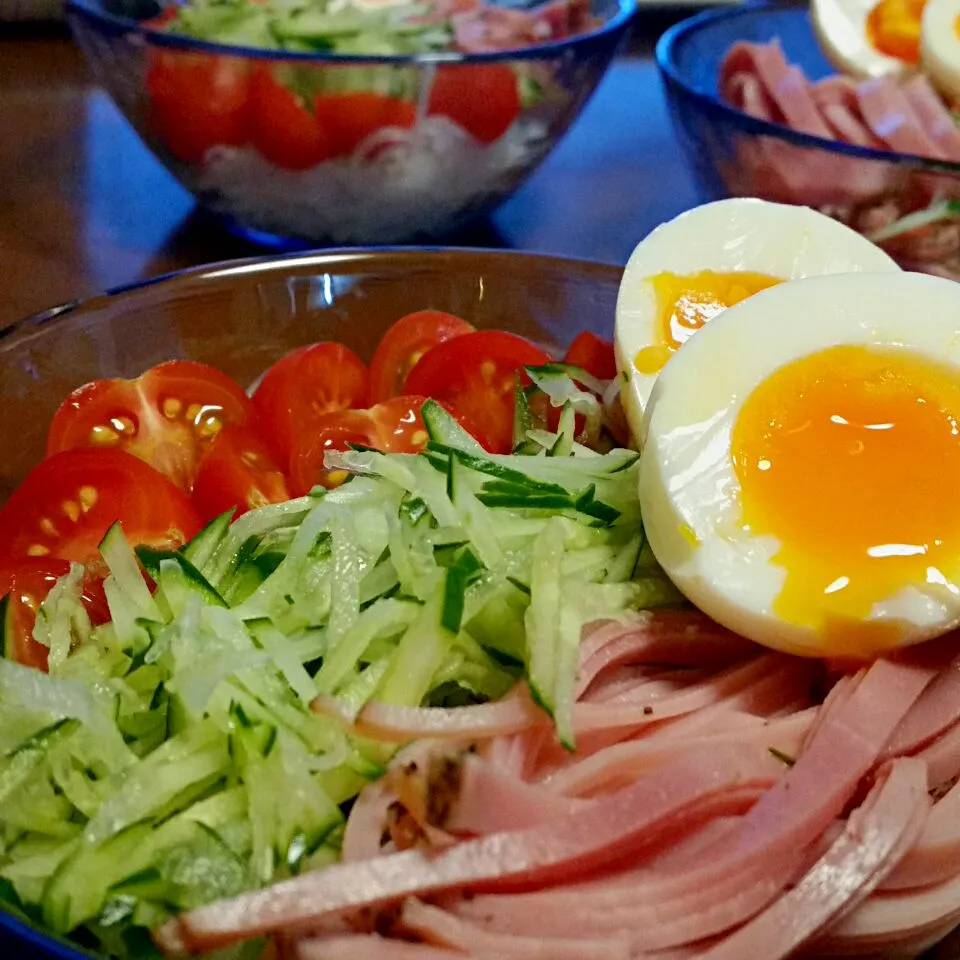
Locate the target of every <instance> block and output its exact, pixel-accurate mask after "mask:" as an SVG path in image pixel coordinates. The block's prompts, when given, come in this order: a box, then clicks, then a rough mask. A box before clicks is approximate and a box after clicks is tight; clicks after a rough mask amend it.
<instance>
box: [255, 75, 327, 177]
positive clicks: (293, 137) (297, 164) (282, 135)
mask: <svg viewBox="0 0 960 960" xmlns="http://www.w3.org/2000/svg"><path fill="white" fill-rule="evenodd" d="M250 135H251V139H252V140H253V144H254V146H255V147H256V148H257V150H259V151H260V153H262V154H263V156H265V157H266V158H267V159H268V160H270V161H271V162H273V163H275V164H277V166H280V167H285V168H286V169H288V170H308V169H309V168H310V167H315V166H316V165H317V164H318V163H320V162H321V161H322V160H326V159H327V158H328V157H331V156H333V153H334V150H333V144H332V142H331V139H330V136H329V134H328V133H327V132H326V131H325V130H321V128H320V126H319V124H318V123H317V120H316V118H315V117H314V115H313V113H312V112H311V111H310V109H309V108H308V107H307V106H306V105H305V104H304V102H303V100H302V99H301V98H300V97H298V96H297V95H296V94H295V93H294V92H293V91H292V90H290V89H288V88H287V87H285V86H284V85H283V84H282V83H281V82H280V81H279V80H278V79H277V78H276V77H275V76H274V75H273V73H271V71H270V68H269V67H266V66H261V67H257V68H256V69H255V70H254V71H253V74H252V76H251V78H250Z"/></svg>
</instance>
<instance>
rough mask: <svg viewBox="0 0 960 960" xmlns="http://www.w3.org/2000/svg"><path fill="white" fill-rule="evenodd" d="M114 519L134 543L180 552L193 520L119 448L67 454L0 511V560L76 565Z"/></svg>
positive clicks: (188, 508) (160, 481)
mask: <svg viewBox="0 0 960 960" xmlns="http://www.w3.org/2000/svg"><path fill="white" fill-rule="evenodd" d="M116 520H119V521H120V522H121V524H122V525H123V531H124V533H125V534H126V535H127V537H128V538H129V539H130V541H131V542H132V543H134V544H140V543H145V544H148V545H149V546H153V547H165V548H170V547H174V548H176V547H180V546H181V545H183V544H184V543H186V541H187V540H189V539H190V538H191V537H192V536H193V535H194V534H195V533H197V531H198V530H199V529H200V518H199V517H198V516H197V512H196V510H194V508H193V505H192V504H191V503H190V501H189V500H188V499H187V495H186V494H185V493H184V492H183V491H182V490H180V489H178V488H177V487H175V486H174V485H173V484H172V483H171V482H170V481H169V480H168V479H167V478H166V477H165V476H163V474H161V473H158V472H157V471H156V470H154V469H153V467H150V466H148V465H147V464H145V463H144V462H143V461H142V460H139V459H137V457H134V456H131V455H130V454H129V453H125V452H124V451H123V450H67V451H66V452H64V453H56V454H54V455H53V456H52V457H48V458H47V459H46V460H42V461H41V462H40V463H39V464H38V465H37V466H36V467H34V468H33V470H31V471H30V473H29V474H28V475H27V478H26V479H25V480H24V481H23V483H21V484H20V486H19V487H17V489H16V490H14V492H13V493H12V494H11V495H10V498H9V499H8V500H7V502H6V503H5V504H3V506H2V507H0V554H11V555H13V556H43V557H46V556H50V557H61V558H62V559H64V560H74V561H76V562H77V563H88V562H89V561H91V560H94V561H95V560H96V559H97V557H98V550H97V546H98V544H99V543H100V541H101V539H103V535H104V534H105V533H106V532H107V530H108V529H109V527H110V525H111V524H112V523H113V522H114V521H116Z"/></svg>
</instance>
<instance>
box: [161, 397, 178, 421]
mask: <svg viewBox="0 0 960 960" xmlns="http://www.w3.org/2000/svg"><path fill="white" fill-rule="evenodd" d="M160 410H161V412H162V413H163V415H164V416H165V417H166V418H167V419H168V420H173V419H175V418H176V417H178V416H180V411H181V410H183V403H182V402H181V401H180V400H178V399H177V398H176V397H164V398H163V400H162V401H161V403H160Z"/></svg>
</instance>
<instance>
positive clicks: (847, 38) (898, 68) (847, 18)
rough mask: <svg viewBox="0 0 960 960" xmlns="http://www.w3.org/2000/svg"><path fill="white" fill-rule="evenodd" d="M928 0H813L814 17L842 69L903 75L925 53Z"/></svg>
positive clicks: (861, 73)
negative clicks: (924, 22)
mask: <svg viewBox="0 0 960 960" xmlns="http://www.w3.org/2000/svg"><path fill="white" fill-rule="evenodd" d="M923 7H924V0H811V2H810V21H811V23H812V24H813V29H814V32H815V33H816V35H817V39H818V40H819V41H820V45H821V47H823V51H824V53H826V55H827V57H828V58H829V60H830V61H831V62H832V63H833V65H834V66H835V67H836V68H837V69H838V70H840V71H841V72H842V73H847V74H850V75H851V76H854V77H858V78H861V79H866V78H868V77H882V76H901V75H905V74H907V73H909V72H910V70H911V69H913V68H914V67H915V66H916V64H917V63H918V61H919V58H920V23H921V17H922V15H923Z"/></svg>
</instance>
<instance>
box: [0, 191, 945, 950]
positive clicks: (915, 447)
mask: <svg viewBox="0 0 960 960" xmlns="http://www.w3.org/2000/svg"><path fill="white" fill-rule="evenodd" d="M521 278H522V279H521ZM479 281H482V282H479ZM545 281H550V282H549V283H545ZM518 284H526V285H527V291H528V292H527V299H526V300H525V301H523V302H524V304H525V306H526V307H527V314H526V315H525V316H519V317H518V318H517V320H516V321H515V322H514V323H510V324H508V323H506V322H505V319H504V318H505V317H506V316H507V315H508V313H505V312H504V311H508V312H509V311H516V310H517V305H518V303H520V302H521V299H520V298H519V297H518V296H517V291H518V289H520V287H519V286H518ZM305 291H306V292H309V293H310V294H311V296H309V297H304V296H302V294H303V292H305ZM298 292H299V294H300V299H299V306H298V305H297V304H298V299H297V297H298ZM415 297H419V298H420V300H419V303H417V304H416V306H417V309H415V310H413V311H412V312H405V313H402V315H401V316H399V317H398V316H397V313H399V312H401V310H400V309H398V303H400V302H407V303H409V301H410V299H411V298H415ZM323 298H325V299H326V301H327V303H326V307H324V308H323V309H332V310H334V312H333V313H331V314H330V315H329V317H331V318H333V317H335V316H336V311H337V309H338V308H342V309H344V311H345V313H344V315H343V316H342V317H341V320H342V321H343V323H342V326H339V327H338V325H337V324H335V323H334V324H329V325H327V326H325V327H322V329H323V330H324V332H325V333H327V334H329V335H330V336H331V338H330V339H318V337H317V332H318V331H317V315H318V313H317V311H318V309H320V308H318V307H317V306H316V304H317V303H319V302H323ZM311 304H312V305H313V306H311ZM214 305H216V306H217V307H218V308H219V309H220V310H222V311H223V312H224V313H228V314H229V313H231V312H232V311H235V312H236V313H237V314H238V315H239V314H243V315H246V316H247V320H246V322H247V324H248V325H249V326H250V327H251V328H253V329H254V330H256V329H257V322H258V321H257V311H256V310H254V309H252V308H253V306H254V305H258V306H257V310H259V313H260V315H261V316H264V317H266V318H267V319H268V320H269V321H271V322H274V330H275V331H279V333H277V334H275V337H276V339H275V342H274V343H273V345H272V346H271V347H270V350H269V353H268V355H267V357H268V359H267V360H266V362H263V361H264V354H263V353H261V352H258V351H261V350H262V349H263V341H262V339H261V338H260V337H259V336H255V337H252V338H251V342H250V343H249V344H246V345H245V346H244V347H243V349H239V350H238V349H236V347H235V348H234V352H233V353H232V354H231V353H229V351H225V350H223V351H221V353H222V354H223V356H222V357H221V364H222V365H226V364H227V363H229V366H230V368H231V372H232V374H233V375H230V374H228V373H227V372H226V371H225V370H220V369H218V368H217V367H216V366H215V365H214V364H213V363H210V362H207V361H208V360H212V359H213V358H214V356H215V355H216V352H217V351H216V344H217V338H216V335H215V333H216V326H217V323H218V313H217V312H211V308H212V307H213V306H214ZM958 307H960V291H958V288H957V287H956V285H955V284H954V283H952V282H950V281H947V280H945V279H943V278H937V277H929V276H922V275H917V274H911V273H907V272H904V271H902V270H901V269H900V268H899V267H898V266H897V264H896V263H895V262H894V261H893V260H892V259H891V258H890V257H889V256H888V255H886V254H885V253H884V252H883V251H882V250H880V249H879V248H878V247H876V246H875V245H873V244H871V243H870V242H869V241H867V240H865V239H864V238H863V237H861V236H860V235H858V234H857V233H856V232H855V231H852V230H851V229H849V228H848V227H846V226H844V225H842V224H839V223H837V222H836V221H835V220H833V219H831V218H828V217H825V216H823V215H821V214H817V213H815V212H813V211H811V210H808V209H803V208H800V207H796V206H781V205H777V204H770V203H767V202H764V201H759V200H729V201H721V202H718V203H715V204H709V205H706V206H704V207H701V208H698V209H695V210H693V211H690V212H689V213H687V214H684V215H682V216H681V217H679V218H677V219H676V220H674V221H671V222H670V223H667V224H664V225H663V226H662V227H660V228H658V229H657V230H655V231H654V232H653V233H652V234H651V235H650V236H649V237H647V238H645V239H644V240H643V241H642V242H641V243H640V244H639V245H638V247H637V248H636V250H635V252H634V254H633V256H632V257H631V259H630V262H629V263H628V265H627V268H626V270H625V271H624V272H623V275H622V278H621V276H620V272H619V271H617V270H615V269H614V268H602V267H598V266H596V265H589V264H578V263H574V262H565V261H551V260H549V259H548V258H537V257H530V256H527V255H519V254H472V253H466V252H446V251H439V250H438V251H432V252H421V253H397V252H383V253H373V254H365V253H358V254H355V255H351V256H348V257H345V258H344V259H343V260H342V261H340V262H338V261H337V259H336V257H334V256H326V257H324V256H321V257H316V258H294V259H291V260H273V261H264V262H251V263H246V264H239V265H235V266H229V265H228V266H220V267H214V268H210V269H205V270H203V271H197V272H195V273H194V274H192V275H186V276H183V277H175V278H171V279H169V280H165V281H160V282H158V283H154V284H151V285H150V286H147V287H142V288H139V289H133V290H129V291H125V292H122V293H120V294H119V295H118V296H117V298H116V299H115V300H111V299H110V298H109V297H108V298H104V299H103V300H101V301H100V302H97V301H91V302H90V303H89V304H84V305H81V306H79V307H78V308H74V310H75V311H76V312H73V314H72V316H71V310H67V311H66V312H65V313H63V314H62V315H60V316H59V317H57V316H53V317H48V318H46V319H40V320H38V321H35V322H34V323H28V324H25V325H24V326H23V327H22V328H20V329H19V330H16V331H14V332H13V334H12V335H11V336H12V339H8V340H7V341H6V342H5V343H0V350H3V351H4V352H5V353H6V354H7V356H8V357H9V358H10V359H11V360H14V361H15V363H13V364H10V365H8V366H7V367H5V368H4V369H5V370H11V371H12V372H11V373H10V374H7V375H8V376H11V377H12V378H14V379H16V378H17V377H24V378H27V379H30V380H31V381H32V382H37V380H38V377H37V374H38V372H39V370H40V369H41V368H42V367H43V364H45V363H46V364H48V369H50V367H49V365H50V364H52V363H54V364H55V363H56V361H55V359H51V357H50V353H51V350H50V349H49V348H50V346H51V342H52V341H51V338H52V337H54V336H55V334H56V333H57V332H58V329H57V328H58V326H59V327H60V330H62V331H63V333H64V335H65V336H66V337H67V339H71V338H76V340H75V344H81V343H86V344H87V354H86V357H84V355H83V353H82V352H77V353H73V354H72V356H74V357H75V362H76V363H78V364H83V363H89V362H90V358H91V357H95V356H97V352H96V351H97V349H98V347H101V346H102V347H103V353H102V354H101V355H100V357H101V360H102V361H103V365H104V367H103V368H101V369H100V370H99V373H100V374H101V375H100V376H98V377H97V378H96V379H94V380H91V381H89V382H87V383H83V382H80V383H77V382H74V383H71V384H69V385H67V388H66V390H64V391H62V392H59V393H58V394H57V396H56V397H50V396H49V391H45V392H44V399H45V400H46V402H47V407H48V408H52V409H53V412H52V415H50V416H49V417H48V416H42V417H35V418H34V419H35V420H39V422H40V425H41V432H42V434H43V438H42V440H43V443H42V446H43V448H44V449H43V451H42V453H43V455H42V457H40V459H39V460H38V462H37V463H35V464H33V465H32V466H31V467H30V468H29V469H27V470H26V471H25V472H24V474H23V475H22V476H20V477H18V478H17V479H16V482H15V485H14V489H13V490H12V492H11V493H10V495H9V497H8V498H7V499H6V502H5V503H3V504H2V505H0V547H2V556H3V560H2V565H0V571H2V577H3V579H2V580H0V590H2V592H3V600H2V610H0V613H2V619H0V623H2V627H3V650H4V657H3V658H2V659H0V715H2V721H3V722H2V724H0V731H2V734H0V737H2V742H0V785H2V791H0V829H2V834H0V836H2V840H3V846H2V849H0V891H2V895H3V898H4V901H5V904H6V912H5V913H4V914H2V915H0V920H2V922H3V923H4V924H5V925H7V926H8V927H9V928H10V929H14V930H16V931H17V933H18V935H20V936H28V935H29V934H27V933H26V932H25V931H27V930H29V929H31V927H29V926H28V925H29V924H33V925H34V927H33V928H32V929H36V930H43V931H45V935H46V936H47V937H48V938H49V939H48V940H47V944H48V945H49V946H50V947H51V949H54V944H60V946H57V947H56V948H55V949H58V950H60V951H61V953H60V955H64V954H63V953H62V951H63V950H65V949H67V948H65V947H63V946H62V944H63V942H64V938H70V940H72V942H73V943H75V944H77V945H78V949H79V948H80V947H83V948H87V949H92V950H93V951H94V955H96V956H100V957H110V958H121V960H145V958H148V957H149V958H154V957H160V956H163V957H171V958H172V957H183V956H212V957H217V958H222V957H227V958H243V960H246V958H251V960H254V958H255V960H277V958H295V960H300V958H303V960H310V958H316V960H329V958H341V957H342V958H347V957H350V958H357V957H359V958H363V957H370V958H399V960H458V958H479V960H490V958H494V957H497V958H506V957H518V958H531V957H544V958H546V957H551V958H555V957H560V958H571V960H579V958H584V960H586V958H594V957H602V958H618V960H630V958H634V957H650V956H652V957H657V956H660V957H676V956H683V957H690V958H703V960H721V958H731V960H733V958H739V957H744V956H750V957H764V958H771V960H773V958H786V957H792V956H799V955H804V956H835V955H851V954H853V955H870V954H877V953H879V954H881V955H897V956H920V955H921V954H923V953H924V952H925V951H927V950H928V949H929V948H931V947H933V946H934V945H935V944H937V943H938V942H940V941H942V940H943V939H944V938H945V937H947V936H948V935H949V934H950V933H951V931H952V930H953V929H954V927H955V926H956V925H957V918H958V916H960V881H958V874H957V866H956V865H957V862H958V861H957V855H958V853H960V829H958V827H957V824H958V822H960V818H958V817H957V804H958V802H960V787H958V785H957V779H958V774H960V746H958V744H960V732H958V731H960V713H958V708H957V704H958V702H960V697H958V691H957V677H958V672H957V670H956V663H957V658H958V657H960V639H958V638H960V633H958V631H957V624H958V622H960V602H958V600H957V595H958V588H957V586H956V584H957V580H958V579H960V570H958V563H957V559H956V558H957V556H960V525H958V524H957V522H956V518H955V517H954V516H953V515H952V514H951V513H950V512H949V511H946V510H944V509H943V504H944V503H945V502H948V501H947V499H946V493H947V492H949V491H951V490H952V489H954V488H955V484H956V482H957V478H958V476H960V461H958V457H957V454H956V442H955V436H956V421H957V415H958V407H960V395H958V391H957V387H956V382H957V370H958V369H960V354H958V352H957V344H956V332H955V329H954V321H953V317H955V316H956V311H957V309H958ZM146 308H150V309H146ZM454 309H456V310H457V312H456V313H454V312H453V311H454ZM164 310H166V319H165V320H163V321H162V322H160V321H157V320H155V318H156V317H157V316H158V315H162V314H163V311H164ZM198 310H199V311H200V312H202V313H205V315H206V317H207V318H208V322H209V325H210V329H209V330H208V331H207V338H206V339H205V340H198V341H193V345H194V349H193V350H188V349H183V344H181V347H180V348H179V349H177V348H175V347H173V341H172V340H171V341H169V342H168V343H166V344H165V343H162V342H157V341H155V340H153V339H151V338H150V337H145V336H144V334H145V333H152V332H156V331H163V330H166V331H167V332H168V333H169V332H170V331H173V330H179V329H182V330H183V332H184V336H189V335H190V333H191V332H192V333H193V335H194V336H196V331H197V326H198V325H197V323H196V318H197V315H198V313H197V311H198ZM128 311H129V312H128ZM364 311H366V313H364ZM591 311H596V312H591ZM133 315H137V316H139V317H141V319H142V321H143V322H142V323H141V324H140V325H139V327H138V329H137V332H136V337H135V338H133V339H132V340H131V342H130V343H129V347H130V349H129V351H128V354H129V355H127V356H125V357H124V358H123V361H122V362H123V363H125V364H126V365H127V366H126V368H125V369H124V370H123V373H127V374H129V372H130V370H131V368H133V369H134V370H135V369H136V367H137V366H139V365H140V362H141V361H142V360H143V359H145V358H147V357H149V361H148V363H149V365H148V366H147V368H146V369H144V370H143V371H142V372H140V373H139V374H138V375H136V376H133V377H130V376H129V375H127V376H121V375H119V371H117V370H116V369H111V365H114V366H116V364H117V359H118V354H117V352H116V345H115V344H114V343H113V341H112V338H111V337H110V336H109V335H108V334H110V333H111V329H110V324H111V322H112V321H113V320H119V321H122V320H123V319H129V317H130V316H133ZM364 316H366V318H367V320H366V321H364V319H363V318H364ZM614 316H615V318H616V322H615V326H614V328H613V330H612V331H611V329H610V321H611V320H612V319H613V317H614ZM387 317H390V320H389V322H388V321H387ZM543 318H551V319H553V320H554V321H555V326H554V329H555V331H560V333H557V334H556V336H555V337H554V338H550V337H549V334H548V331H547V328H546V327H538V323H539V322H540V320H541V319H543ZM585 318H589V327H584V320H585ZM604 318H605V319H604ZM71 319H76V320H79V321H81V322H79V323H77V324H76V325H75V326H71V325H70V320H71ZM180 321H182V327H180V326H178V323H179V322H180ZM275 321H279V322H275ZM151 324H154V326H151ZM364 324H366V327H367V330H368V331H369V330H371V329H373V330H376V331H377V334H378V336H380V339H379V341H378V345H377V346H376V348H375V349H374V350H373V351H372V352H371V351H368V352H367V354H366V357H367V358H368V360H365V359H363V358H361V357H360V356H359V355H357V354H356V353H355V352H354V351H353V350H352V349H351V348H350V346H349V345H348V344H347V343H344V342H341V340H340V339H334V338H333V334H335V333H336V331H337V330H338V329H342V330H343V331H344V334H345V335H344V338H343V339H349V337H350V335H351V334H352V335H353V336H356V335H357V327H358V326H363V325H364ZM507 327H509V328H510V329H507ZM591 327H592V328H593V329H590V328H591ZM578 328H579V329H578ZM122 329H126V330H127V331H131V332H128V334H127V337H128V338H131V337H132V330H133V328H132V327H131V326H129V325H127V326H126V327H124V328H122ZM291 330H294V331H297V333H296V334H294V335H292V336H291V337H290V338H289V339H281V337H280V335H281V334H284V333H289V332H290V331H291ZM598 331H599V333H598ZM611 333H612V337H611ZM98 337H99V338H100V339H98ZM559 338H562V340H564V341H566V342H565V344H564V346H562V347H560V346H558V345H557V339H559ZM551 340H552V342H550V341H551ZM190 342H191V341H189V340H184V341H183V343H190ZM281 343H282V347H281V346H280V344H281ZM164 349H168V350H169V351H170V353H173V354H174V356H172V357H170V358H169V359H166V360H161V361H160V362H159V363H157V362H156V361H158V360H160V356H162V354H163V351H164ZM158 354H160V356H158ZM184 354H187V355H186V356H184ZM200 356H203V357H204V358H205V359H203V360H200V359H194V357H200ZM24 382H25V381H24ZM918 401H921V402H918ZM37 409H38V410H40V409H41V407H39V406H38V408H37ZM3 415H5V416H6V415H9V414H8V413H7V412H6V411H5V412H4V414H3ZM27 439H28V441H29V440H30V437H29V436H28V437H27ZM27 445H28V446H29V442H28V444H27ZM894 507H895V508H894ZM638 890H642V892H643V896H642V897H638V895H637V891H638ZM14 918H17V919H14ZM33 936H35V937H36V936H38V934H33ZM54 938H60V939H59V940H56V939H54ZM67 955H70V954H67Z"/></svg>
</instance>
